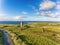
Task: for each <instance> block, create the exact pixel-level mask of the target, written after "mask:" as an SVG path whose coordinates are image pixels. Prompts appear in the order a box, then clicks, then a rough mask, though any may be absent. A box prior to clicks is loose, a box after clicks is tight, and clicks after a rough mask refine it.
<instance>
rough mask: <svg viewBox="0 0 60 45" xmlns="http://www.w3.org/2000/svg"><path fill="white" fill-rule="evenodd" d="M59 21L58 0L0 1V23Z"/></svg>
mask: <svg viewBox="0 0 60 45" xmlns="http://www.w3.org/2000/svg"><path fill="white" fill-rule="evenodd" d="M20 20H23V21H60V0H0V21H20Z"/></svg>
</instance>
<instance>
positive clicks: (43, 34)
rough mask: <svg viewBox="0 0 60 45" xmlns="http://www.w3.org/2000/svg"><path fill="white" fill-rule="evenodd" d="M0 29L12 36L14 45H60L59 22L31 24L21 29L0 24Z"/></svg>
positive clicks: (16, 26) (17, 26)
mask: <svg viewBox="0 0 60 45" xmlns="http://www.w3.org/2000/svg"><path fill="white" fill-rule="evenodd" d="M0 29H4V30H5V31H6V32H8V34H10V35H11V36H12V40H13V42H14V44H15V45H60V23H59V22H32V23H29V24H24V25H23V27H20V26H19V25H18V24H0ZM0 37H1V36H0ZM1 39H2V38H1Z"/></svg>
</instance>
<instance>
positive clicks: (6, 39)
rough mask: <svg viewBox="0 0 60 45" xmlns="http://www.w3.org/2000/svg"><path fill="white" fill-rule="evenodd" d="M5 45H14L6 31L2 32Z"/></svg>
mask: <svg viewBox="0 0 60 45" xmlns="http://www.w3.org/2000/svg"><path fill="white" fill-rule="evenodd" d="M2 32H3V38H4V45H14V43H13V40H12V39H11V35H9V34H8V33H7V32H6V31H4V30H2Z"/></svg>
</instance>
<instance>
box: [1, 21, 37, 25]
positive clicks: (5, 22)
mask: <svg viewBox="0 0 60 45" xmlns="http://www.w3.org/2000/svg"><path fill="white" fill-rule="evenodd" d="M30 22H37V21H23V23H24V24H27V23H30ZM19 23H21V22H20V21H0V24H19Z"/></svg>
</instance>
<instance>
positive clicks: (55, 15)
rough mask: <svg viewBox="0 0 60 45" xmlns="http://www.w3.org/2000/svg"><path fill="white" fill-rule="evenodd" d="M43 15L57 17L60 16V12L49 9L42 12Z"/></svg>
mask: <svg viewBox="0 0 60 45" xmlns="http://www.w3.org/2000/svg"><path fill="white" fill-rule="evenodd" d="M41 15H42V16H47V17H53V18H57V17H59V15H60V13H59V12H54V13H53V12H51V11H47V12H41Z"/></svg>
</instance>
